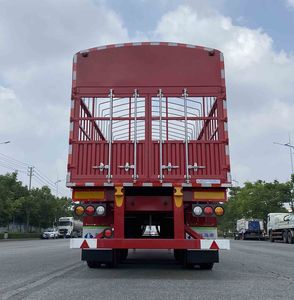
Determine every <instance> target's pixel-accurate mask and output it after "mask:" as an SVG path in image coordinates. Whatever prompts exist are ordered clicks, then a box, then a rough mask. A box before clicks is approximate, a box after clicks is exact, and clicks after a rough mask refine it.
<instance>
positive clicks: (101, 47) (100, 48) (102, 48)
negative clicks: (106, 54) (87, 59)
mask: <svg viewBox="0 0 294 300" xmlns="http://www.w3.org/2000/svg"><path fill="white" fill-rule="evenodd" d="M104 49H106V46H100V47H97V48H96V50H104Z"/></svg>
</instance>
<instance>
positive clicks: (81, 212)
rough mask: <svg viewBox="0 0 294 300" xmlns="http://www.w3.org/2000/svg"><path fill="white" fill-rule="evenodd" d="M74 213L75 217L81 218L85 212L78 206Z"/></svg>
mask: <svg viewBox="0 0 294 300" xmlns="http://www.w3.org/2000/svg"><path fill="white" fill-rule="evenodd" d="M74 211H75V214H76V215H77V216H81V215H82V214H83V213H84V212H85V209H84V207H83V206H81V205H78V206H76V207H75V209H74Z"/></svg>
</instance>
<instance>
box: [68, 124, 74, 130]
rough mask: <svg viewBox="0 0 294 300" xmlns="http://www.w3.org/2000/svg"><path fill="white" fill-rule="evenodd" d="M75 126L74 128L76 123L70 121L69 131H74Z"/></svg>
mask: <svg viewBox="0 0 294 300" xmlns="http://www.w3.org/2000/svg"><path fill="white" fill-rule="evenodd" d="M73 128H74V123H73V122H70V123H69V131H73Z"/></svg>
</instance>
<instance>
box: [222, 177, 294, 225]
mask: <svg viewBox="0 0 294 300" xmlns="http://www.w3.org/2000/svg"><path fill="white" fill-rule="evenodd" d="M290 198H291V185H290V184H289V182H287V183H279V182H278V181H274V182H271V183H267V182H264V181H261V180H258V181H256V182H254V183H251V182H246V183H245V185H244V187H242V188H241V187H234V188H231V189H230V192H229V201H228V202H227V203H226V204H225V215H224V217H223V218H222V219H220V223H221V224H220V228H221V230H223V231H228V230H231V231H234V230H235V224H236V221H237V220H238V219H241V218H246V219H262V220H264V222H266V218H267V214H268V213H271V212H284V211H286V209H285V208H284V204H285V203H287V202H289V201H290Z"/></svg>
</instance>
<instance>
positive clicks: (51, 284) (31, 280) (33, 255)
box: [0, 240, 294, 300]
mask: <svg viewBox="0 0 294 300" xmlns="http://www.w3.org/2000/svg"><path fill="white" fill-rule="evenodd" d="M231 246H232V249H231V250H230V251H223V252H221V255H220V260H221V261H220V263H219V264H215V266H214V268H213V270H212V271H203V270H198V269H195V270H188V269H184V268H183V267H182V266H181V265H179V264H177V263H176V262H175V261H174V260H173V253H172V251H170V252H168V251H155V250H153V251H151V252H146V251H143V250H141V251H136V252H133V251H131V253H130V255H129V257H130V259H129V260H128V261H127V262H126V263H124V264H121V265H120V267H119V268H117V269H107V268H101V269H88V267H87V265H86V264H85V263H84V262H81V261H80V251H79V250H76V249H75V250H71V249H69V241H68V240H31V241H0V299H3V300H4V299H63V300H65V299H79V300H80V299H105V300H106V299H119V300H122V299H169V300H170V299H294V244H293V245H288V244H282V243H269V242H263V241H232V244H231Z"/></svg>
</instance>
